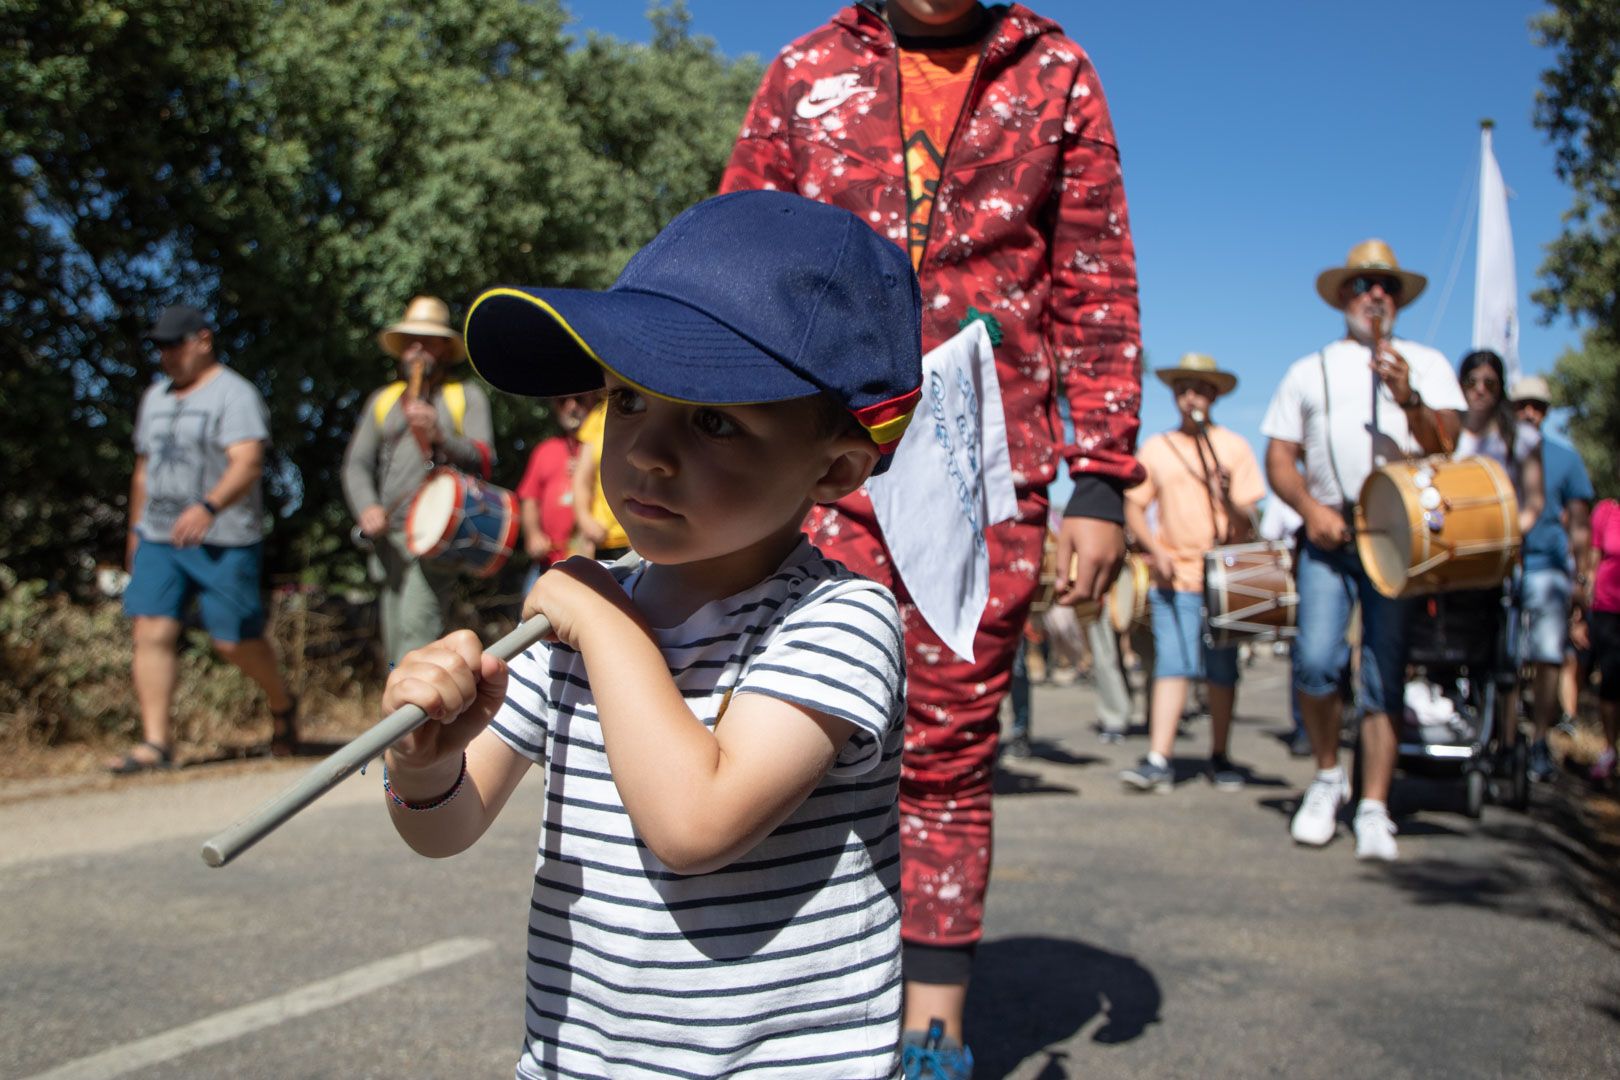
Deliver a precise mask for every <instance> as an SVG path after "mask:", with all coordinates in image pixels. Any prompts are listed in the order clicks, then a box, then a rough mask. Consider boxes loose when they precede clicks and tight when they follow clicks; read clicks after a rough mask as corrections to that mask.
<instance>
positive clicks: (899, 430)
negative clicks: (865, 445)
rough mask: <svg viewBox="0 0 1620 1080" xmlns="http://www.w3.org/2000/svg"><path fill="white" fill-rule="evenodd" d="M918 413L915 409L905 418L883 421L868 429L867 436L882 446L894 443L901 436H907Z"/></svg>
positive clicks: (899, 417)
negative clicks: (914, 416) (909, 426)
mask: <svg viewBox="0 0 1620 1080" xmlns="http://www.w3.org/2000/svg"><path fill="white" fill-rule="evenodd" d="M916 412H917V410H916V408H915V407H913V408H912V410H911V412H908V413H906V414H905V415H903V416H896V417H893V418H891V419H888V420H885V421H883V422H882V423H881V424H873V425H872V426H871V427H869V428H867V429H866V431H867V434H869V435H871V436H872V441H873V442H875V443H877V444H878V445H880V446H881V445H883V444H884V443H889V442H893V441H894V440H896V439H898V438H899V437H900V436H901V435H903V434H905V431H906V427H907V426H908V425H910V423H911V418H912V416H913V415H915V414H916Z"/></svg>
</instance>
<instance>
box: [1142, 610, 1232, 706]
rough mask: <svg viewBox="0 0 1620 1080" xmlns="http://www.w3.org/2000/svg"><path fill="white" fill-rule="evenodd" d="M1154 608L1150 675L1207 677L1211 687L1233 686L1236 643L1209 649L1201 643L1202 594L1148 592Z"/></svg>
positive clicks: (1190, 677)
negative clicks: (1151, 672)
mask: <svg viewBox="0 0 1620 1080" xmlns="http://www.w3.org/2000/svg"><path fill="white" fill-rule="evenodd" d="M1148 604H1149V606H1150V607H1151V608H1152V611H1153V677H1154V678H1156V679H1207V680H1208V681H1209V683H1210V685H1212V686H1236V685H1237V681H1238V660H1237V653H1238V651H1237V646H1236V645H1228V646H1227V647H1226V648H1223V649H1211V648H1209V647H1208V646H1207V645H1205V644H1204V594H1203V593H1195V592H1171V591H1170V590H1169V589H1164V588H1159V589H1154V590H1153V591H1152V592H1150V593H1148Z"/></svg>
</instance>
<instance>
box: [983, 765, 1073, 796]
mask: <svg viewBox="0 0 1620 1080" xmlns="http://www.w3.org/2000/svg"><path fill="white" fill-rule="evenodd" d="M993 783H994V787H992V788H991V790H992V791H993V792H994V793H995V794H996V795H1078V794H1079V793H1080V789H1079V788H1077V787H1071V786H1070V785H1068V784H1054V783H1051V782H1050V781H1048V780H1047V779H1046V777H1044V776H1040V775H1038V774H1036V773H1029V772H1019V771H1018V770H1017V769H1013V768H1010V767H1008V765H1007V763H1006V762H1005V761H1003V762H1002V763H1001V764H999V765H997V766H996V776H995V780H994V781H993Z"/></svg>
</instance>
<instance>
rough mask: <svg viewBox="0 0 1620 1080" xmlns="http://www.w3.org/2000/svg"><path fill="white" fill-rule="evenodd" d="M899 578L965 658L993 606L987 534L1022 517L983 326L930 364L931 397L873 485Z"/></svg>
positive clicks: (933, 355)
mask: <svg viewBox="0 0 1620 1080" xmlns="http://www.w3.org/2000/svg"><path fill="white" fill-rule="evenodd" d="M867 492H868V494H870V495H871V497H872V508H873V510H874V511H876V513H877V520H878V528H879V529H880V530H881V531H882V533H883V541H884V543H885V544H887V545H888V548H889V554H890V555H891V556H893V558H894V570H895V573H896V574H898V575H899V577H900V580H901V581H903V582H904V583H905V586H906V591H907V592H909V593H910V594H911V599H912V601H913V602H914V603H915V604H916V605H917V611H918V613H919V614H921V615H922V617H923V619H924V620H925V621H926V622H927V623H928V625H929V627H931V628H932V629H933V631H934V633H936V634H938V635H939V639H940V640H941V641H943V642H944V643H945V644H946V645H948V646H949V647H950V649H951V651H952V652H954V653H956V655H958V656H960V657H962V658H963V659H965V660H972V659H973V635H974V633H975V632H976V631H977V630H978V628H979V618H980V617H981V616H982V615H983V614H984V605H985V603H986V602H987V601H988V600H989V599H990V554H989V549H988V547H987V546H986V544H985V538H984V531H985V528H986V527H987V526H990V525H994V524H996V523H997V522H1001V521H1006V520H1007V519H1008V518H1011V517H1013V516H1014V515H1016V514H1017V513H1018V501H1017V498H1016V497H1015V496H1014V494H1013V482H1012V464H1011V462H1010V461H1009V459H1008V456H1007V421H1006V416H1005V414H1003V413H1002V411H1001V384H1000V383H998V382H997V381H996V361H995V356H994V354H993V353H992V351H991V346H990V334H989V332H988V331H986V330H985V327H984V324H983V323H981V322H977V321H975V322H973V323H970V324H969V325H968V327H967V328H966V329H965V330H963V331H962V332H961V333H959V334H957V335H956V336H955V337H953V338H951V340H949V341H947V342H945V344H943V345H941V346H940V347H939V348H937V349H935V350H933V351H932V352H930V353H929V354H928V355H927V356H925V357H923V393H922V400H921V401H919V402H918V403H917V412H916V414H915V415H913V416H912V418H911V426H910V427H909V428H907V429H906V434H905V437H904V438H902V439H901V440H900V445H899V446H898V447H897V448H896V449H895V451H894V460H893V461H891V462H890V463H889V470H888V472H886V473H884V474H883V475H882V476H874V477H873V478H872V479H871V480H869V481H868V482H867Z"/></svg>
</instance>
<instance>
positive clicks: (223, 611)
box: [124, 537, 264, 641]
mask: <svg viewBox="0 0 1620 1080" xmlns="http://www.w3.org/2000/svg"><path fill="white" fill-rule="evenodd" d="M263 549H264V545H263V544H249V545H248V546H247V547H220V546H219V545H217V544H203V545H202V546H201V547H185V548H180V547H175V546H174V545H173V544H159V543H156V542H154V541H152V540H147V539H145V538H144V537H143V538H142V539H141V541H140V543H139V544H137V545H136V548H135V567H134V569H133V570H132V571H131V572H130V576H129V586H128V587H127V588H126V589H125V590H124V614H126V615H128V616H130V617H131V618H139V617H156V618H165V619H174V620H176V621H179V620H181V619H183V618H185V613H186V605H187V604H189V603H190V602H191V598H192V597H197V598H198V601H199V604H198V606H199V607H200V608H201V609H202V623H203V627H204V628H205V629H206V630H207V631H208V633H209V635H210V636H211V637H213V638H214V639H215V640H216V641H252V640H253V639H255V638H259V637H263V636H264V600H263V599H262V598H261V596H260V594H259V572H260V569H261V567H262V564H263V561H264V551H263Z"/></svg>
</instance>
